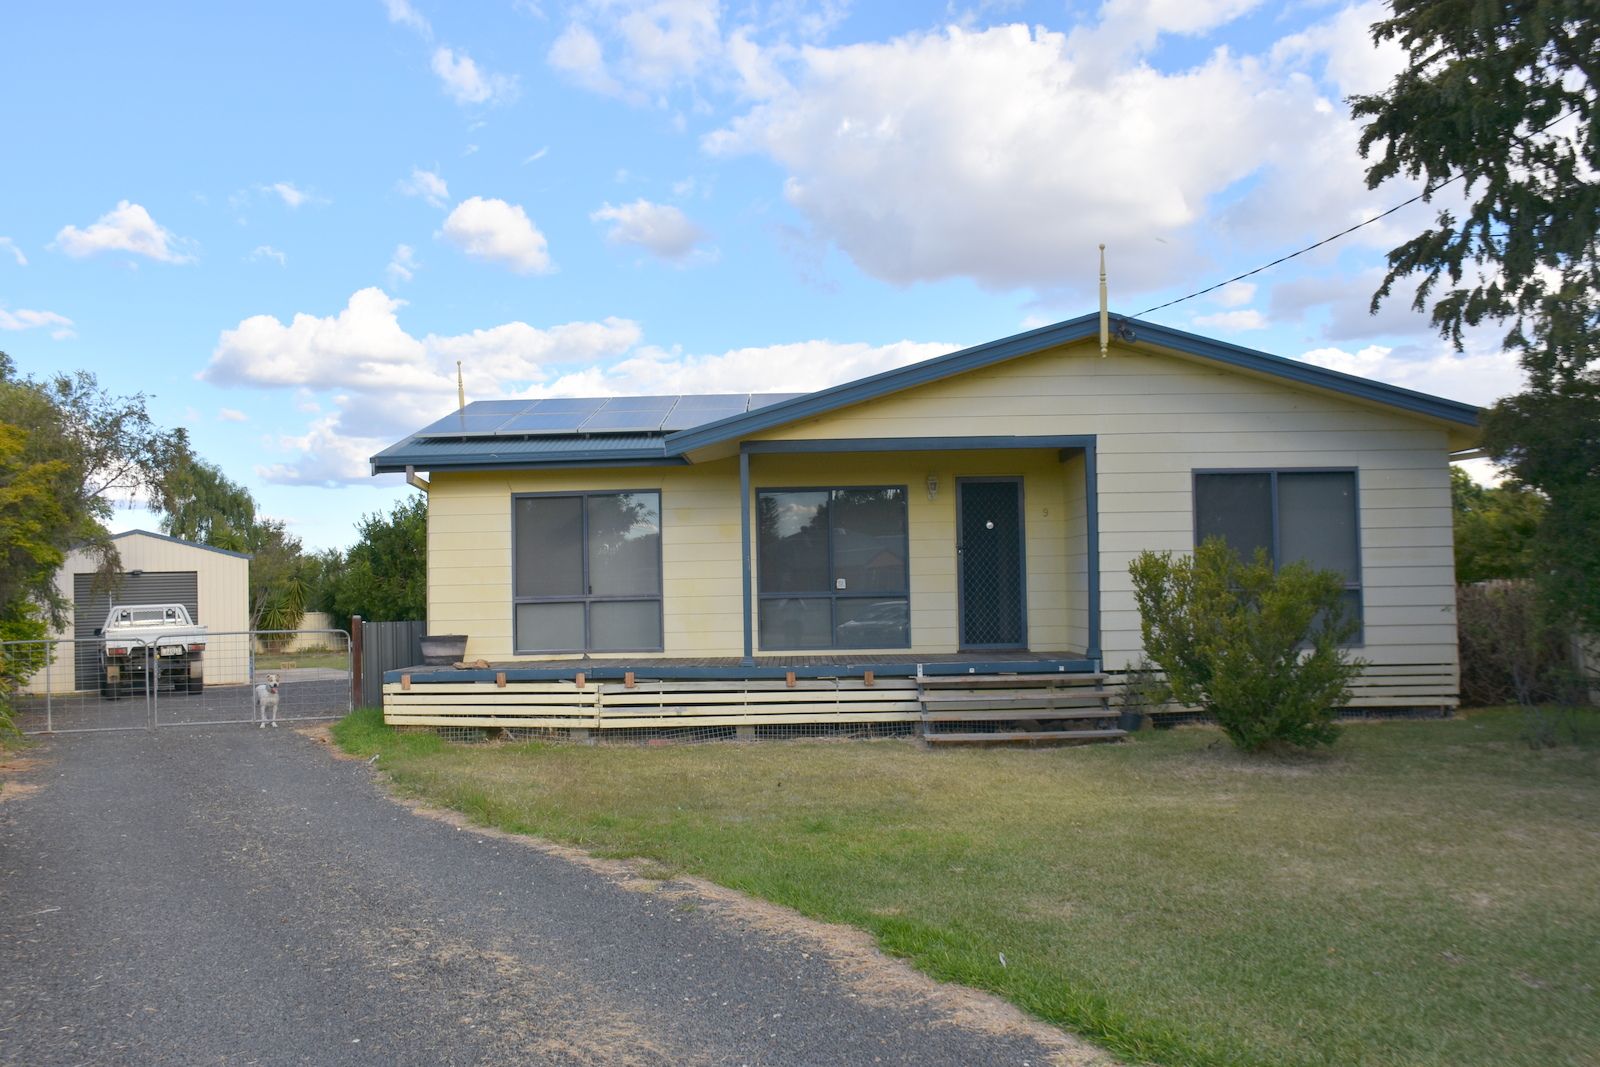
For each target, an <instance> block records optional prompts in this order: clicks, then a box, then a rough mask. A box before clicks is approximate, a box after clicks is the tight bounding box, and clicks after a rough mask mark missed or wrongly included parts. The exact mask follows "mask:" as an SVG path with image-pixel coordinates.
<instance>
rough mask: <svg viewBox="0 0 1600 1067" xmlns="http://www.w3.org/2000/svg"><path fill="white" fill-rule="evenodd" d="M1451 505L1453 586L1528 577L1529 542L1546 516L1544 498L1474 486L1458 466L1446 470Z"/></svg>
mask: <svg viewBox="0 0 1600 1067" xmlns="http://www.w3.org/2000/svg"><path fill="white" fill-rule="evenodd" d="M1450 504H1451V508H1452V510H1453V511H1454V513H1455V534H1456V537H1455V541H1456V581H1458V582H1483V581H1488V580H1490V579H1494V578H1528V577H1531V576H1532V575H1533V573H1534V567H1535V563H1534V541H1535V539H1536V538H1537V537H1538V535H1539V523H1540V520H1541V519H1543V517H1544V513H1545V500H1544V497H1543V496H1541V495H1540V494H1539V493H1538V492H1536V491H1534V490H1532V489H1529V488H1527V487H1526V486H1522V485H1515V484H1511V485H1501V486H1495V487H1492V488H1491V487H1489V486H1484V485H1479V484H1478V483H1477V482H1475V481H1473V480H1472V478H1471V477H1470V476H1469V475H1468V474H1467V472H1466V471H1464V470H1462V469H1461V468H1460V467H1451V468H1450Z"/></svg>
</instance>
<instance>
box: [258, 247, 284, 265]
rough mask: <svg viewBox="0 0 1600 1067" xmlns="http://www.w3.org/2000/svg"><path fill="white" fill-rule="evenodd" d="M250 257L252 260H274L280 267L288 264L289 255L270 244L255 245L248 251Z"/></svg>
mask: <svg viewBox="0 0 1600 1067" xmlns="http://www.w3.org/2000/svg"><path fill="white" fill-rule="evenodd" d="M250 259H251V260H252V261H255V260H261V259H270V260H273V261H274V262H276V263H277V264H278V266H280V267H287V266H288V265H289V257H288V256H286V255H284V253H283V252H282V251H280V250H279V249H276V248H273V247H272V246H271V245H256V247H255V249H254V250H253V251H252V252H251V253H250Z"/></svg>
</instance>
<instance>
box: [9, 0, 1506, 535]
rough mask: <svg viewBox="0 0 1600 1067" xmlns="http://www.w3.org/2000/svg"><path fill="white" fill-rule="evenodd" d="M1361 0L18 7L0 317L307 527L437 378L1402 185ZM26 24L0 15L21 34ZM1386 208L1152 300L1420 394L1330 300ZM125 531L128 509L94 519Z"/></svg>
mask: <svg viewBox="0 0 1600 1067" xmlns="http://www.w3.org/2000/svg"><path fill="white" fill-rule="evenodd" d="M1381 10H1382V9H1381V8H1379V7H1377V6H1376V5H1373V4H1357V5H1346V4H1339V3H1297V4H1285V5H1273V4H1262V3H1252V2H1250V0H1193V2H1179V0H1149V2H1144V3H1137V2H1126V3H1125V2H1118V0H1112V2H1109V3H1106V4H1104V5H1063V4H1059V3H1057V4H1043V3H1040V4H1029V3H1004V2H1000V3H978V4H973V5H962V4H958V3H950V4H925V5H912V4H892V5H890V4H870V5H869V4H854V5H852V4H849V3H846V2H844V0H823V2H821V3H804V2H801V0H778V2H774V3H755V4H741V3H725V4H719V3H716V2H713V0H589V2H580V3H572V4H558V3H554V2H549V0H544V2H540V3H537V4H535V3H530V2H527V0H501V2H494V0H483V2H480V3H473V4H448V5H447V4H443V3H436V2H429V0H372V2H370V3H363V2H352V3H345V4H294V3H278V4H272V5H231V4H229V5H207V4H186V5H176V4H171V5H163V4H149V5H131V6H130V5H111V4H103V5H91V6H83V5H55V4H51V5H28V6H23V7H19V8H14V9H12V10H11V11H10V12H9V13H8V16H7V25H8V31H9V36H10V37H11V39H12V41H13V42H14V47H13V48H12V49H11V50H10V54H9V55H8V59H7V63H6V64H5V65H4V67H3V68H0V96H3V98H4V99H6V100H8V101H10V102H12V104H13V106H12V107H11V108H10V109H8V123H7V132H6V143H7V144H8V145H9V146H10V148H11V150H12V151H11V152H10V153H9V156H10V161H9V163H8V165H7V166H5V167H4V168H0V349H3V350H5V351H7V352H9V353H10V354H11V355H12V356H13V357H14V358H15V359H16V361H17V363H18V364H19V365H20V367H21V368H22V369H23V370H24V371H25V372H30V373H35V374H38V373H45V372H48V371H52V370H56V369H78V368H84V369H88V370H92V371H94V372H95V373H96V374H97V375H99V377H100V379H101V381H102V382H103V383H104V384H106V385H107V386H109V387H110V388H112V389H114V390H117V391H120V392H133V391H144V392H147V393H149V394H151V397H152V400H151V409H152V412H153V414H154V415H155V417H156V418H157V419H158V420H159V421H161V422H163V423H165V424H167V425H173V426H177V425H182V426H186V427H188V429H189V431H190V433H191V434H192V436H193V439H194V441H195V443H196V445H197V447H198V449H199V450H200V452H201V453H202V454H203V455H205V456H206V457H207V458H209V459H211V460H213V461H214V462H217V463H219V464H220V465H221V466H222V467H223V469H224V470H225V471H226V472H227V473H228V474H229V475H230V476H231V477H233V478H234V479H235V480H237V481H240V482H242V483H244V484H245V485H247V486H249V488H250V489H251V491H252V492H253V493H254V494H255V495H256V498H257V500H258V501H260V503H261V505H262V508H263V510H264V511H265V512H266V513H267V514H269V515H272V516H274V517H278V518H282V519H285V520H286V521H288V522H289V523H290V525H291V528H292V530H293V532H295V533H296V534H298V535H299V536H300V537H302V538H303V539H304V540H305V542H306V543H307V544H308V545H310V546H313V547H323V546H329V545H341V544H346V543H348V542H349V541H350V539H351V538H352V525H353V523H354V521H355V520H356V519H357V518H358V517H359V516H360V515H361V514H362V513H364V512H369V511H373V510H376V509H379V508H384V507H387V506H388V504H389V503H390V502H391V501H393V500H395V499H397V498H398V497H400V496H402V495H403V494H405V493H406V492H409V490H406V489H405V488H404V486H403V485H400V484H399V479H398V478H397V477H394V476H389V477H384V478H378V479H373V478H369V477H367V475H366V473H365V458H366V457H367V456H368V455H370V454H371V453H372V452H374V451H376V450H377V449H378V448H381V447H383V446H384V445H387V444H389V443H391V442H392V441H394V440H397V439H398V438H399V437H401V436H403V435H404V434H405V433H406V432H408V431H410V430H412V429H415V428H417V427H420V426H421V425H423V424H424V423H426V422H430V421H432V420H433V419H434V418H436V417H438V416H439V415H441V414H444V413H445V412H447V411H448V410H450V409H451V408H452V407H453V406H454V402H455V385H454V374H455V361H456V360H457V359H460V360H462V362H463V364H464V367H465V377H466V385H467V392H468V396H469V398H472V399H490V398H494V397H503V396H534V395H597V394H618V393H642V392H695V391H725V390H727V391H731V390H743V389H750V390H761V391H789V390H797V389H810V388H818V387H821V386H823V385H827V384H831V383H833V382H836V381H841V380H845V379H848V378H852V377H857V376H860V375H862V374H866V373H872V372H875V371H878V370H882V369H886V368H888V367H891V366H896V365H899V364H902V363H905V362H909V361H911V360H914V359H921V358H926V357H928V356H932V355H937V354H940V353H941V352H944V351H948V350H951V349H953V348H958V347H962V346H965V345H969V344H974V343H978V342H981V341H985V340H989V339H992V338H995V337H1000V336H1004V335H1006V334H1010V333H1014V332H1017V331H1018V330H1020V329H1024V328H1027V327H1031V326H1035V325H1040V324H1043V323H1047V322H1052V321H1056V320H1059V319H1063V318H1069V317H1072V316H1075V315H1078V314H1082V313H1084V312H1086V311H1090V310H1093V307H1094V301H1095V293H1094V286H1095V245H1096V243H1098V242H1099V241H1105V242H1106V243H1107V244H1108V246H1109V248H1108V258H1109V261H1110V275H1111V293H1112V296H1111V301H1112V306H1113V308H1114V309H1115V310H1118V311H1121V312H1125V313H1134V312H1138V311H1140V310H1142V309H1144V308H1146V307H1150V306H1152V305H1155V304H1159V303H1161V302H1163V301H1164V300H1167V299H1171V298H1173V297H1176V296H1181V295H1183V294H1185V293H1188V292H1190V291H1192V290H1195V289H1199V288H1202V287H1203V286H1206V285H1209V284H1211V283H1213V282H1217V281H1221V280H1223V279H1225V278H1227V277H1230V276H1231V275H1233V274H1236V273H1239V272H1241V271H1243V270H1246V269H1249V268H1251V267H1254V266H1257V265H1259V264H1260V263H1262V262H1265V261H1267V260H1270V259H1272V258H1275V257H1276V256H1278V255H1280V254H1282V253H1284V252H1286V251H1290V250H1292V249H1294V248H1297V247H1300V246H1302V245H1305V244H1308V243H1310V242H1311V241H1313V240H1316V239H1318V238H1320V237H1323V236H1326V235H1327V234H1329V233H1332V232H1334V231H1336V230H1339V229H1342V228H1344V227H1345V226H1348V225H1351V224H1352V223H1355V222H1359V221H1361V220H1362V219H1365V218H1369V217H1371V216H1373V215H1375V214H1376V213H1377V212H1379V211H1381V210H1383V209H1384V208H1386V207H1388V206H1390V205H1391V204H1394V203H1397V202H1399V201H1400V200H1403V199H1405V198H1406V197H1408V196H1410V195H1412V193H1414V192H1415V191H1416V188H1415V186H1413V185H1410V184H1407V183H1406V182H1403V181H1402V182H1396V183H1394V184H1392V185H1390V186H1388V187H1385V188H1384V189H1381V190H1378V191H1376V192H1369V191H1367V190H1366V188H1365V184H1364V182H1363V181H1362V169H1363V168H1362V165H1361V161H1360V159H1359V157H1358V156H1357V154H1356V150H1355V143H1356V135H1357V131H1356V128H1355V126H1354V125H1353V124H1352V123H1351V122H1350V121H1349V119H1348V117H1347V116H1348V109H1347V108H1346V106H1345V104H1344V103H1343V98H1344V97H1345V96H1347V95H1348V94H1349V93H1352V92H1361V91H1372V90H1375V89H1378V88H1381V87H1382V85H1384V84H1385V83H1386V81H1387V79H1388V78H1389V77H1391V76H1392V75H1393V73H1394V72H1395V71H1396V70H1397V69H1398V68H1399V65H1400V56H1399V54H1398V53H1397V52H1395V51H1394V50H1392V49H1389V50H1378V49H1375V48H1374V47H1373V46H1372V44H1371V41H1370V38H1369V37H1368V36H1367V34H1366V31H1365V27H1366V26H1367V25H1368V24H1370V23H1371V22H1372V21H1373V19H1375V18H1376V17H1379V15H1380V13H1381ZM18 45H20V47H19V46H18ZM1430 210H1431V209H1430V208H1428V207H1426V206H1424V205H1415V206H1413V207H1411V208H1408V209H1406V211H1404V212H1401V213H1398V214H1397V215H1395V216H1392V217H1390V218H1389V219H1386V220H1384V221H1382V222H1380V223H1378V224H1376V225H1373V226H1369V227H1367V228H1365V229H1363V230H1362V231H1360V232H1359V233H1358V234H1356V235H1353V236H1352V237H1350V238H1347V239H1345V240H1343V241H1341V242H1340V243H1338V244H1337V245H1335V246H1332V247H1330V248H1328V249H1324V250H1320V251H1319V252H1317V253H1315V254H1313V255H1308V256H1306V257H1302V258H1301V259H1298V260H1296V261H1294V262H1293V263H1291V264H1288V265H1286V266H1284V267H1280V268H1276V269H1274V270H1273V271H1271V272H1269V273H1266V274H1263V275H1260V276H1257V277H1255V278H1253V279H1251V281H1250V283H1245V284H1238V285H1234V286H1231V287H1229V288H1227V289H1225V290H1223V291H1221V292H1219V293H1217V294H1213V295H1211V296H1207V297H1203V298H1200V299H1196V300H1191V301H1187V302H1185V303H1183V304H1179V305H1177V306H1176V307H1173V308H1169V309H1166V310H1164V311H1162V312H1159V313H1157V314H1155V315H1152V316H1151V317H1152V318H1153V319H1154V320H1156V321H1160V322H1164V323H1167V324H1170V325H1174V326H1178V327H1181V328H1185V329H1190V330H1194V331H1197V332H1200V333H1205V334H1208V335H1211V336H1216V337H1220V338H1223V339H1226V340H1229V341H1234V342H1236V343H1240V344H1246V345H1250V346H1252V347H1256V348H1262V349H1265V350H1267V351H1271V352H1275V353H1277V354H1280V355H1284V356H1289V357H1292V358H1304V359H1309V360H1311V361H1313V362H1317V363H1320V364H1322V365H1325V366H1332V367H1336V368H1338V369H1340V370H1346V371H1352V372H1355V373H1362V374H1367V375H1369V376H1371V377H1375V378H1379V379H1382V380H1386V381H1390V382H1394V383H1396V384H1401V385H1405V386H1408V387H1411V388H1416V389H1423V390H1426V391H1430V392H1437V393H1440V394H1443V395H1446V396H1451V397H1455V398H1457V399H1462V400H1469V401H1474V402H1478V403H1487V402H1489V401H1492V400H1493V399H1495V398H1496V397H1497V396H1499V395H1502V394H1504V393H1506V392H1509V391H1512V390H1514V389H1515V388H1516V387H1517V383H1518V380H1519V379H1518V375H1517V371H1516V367H1515V363H1514V361H1513V360H1512V359H1511V358H1510V357H1508V356H1506V355H1504V354H1503V353H1501V352H1500V351H1499V349H1498V346H1497V345H1496V343H1495V337H1494V335H1493V334H1492V333H1489V334H1484V335H1481V336H1476V337H1473V338H1471V339H1469V344H1468V346H1467V350H1466V351H1465V352H1464V353H1460V354H1457V353H1453V352H1451V351H1450V350H1449V348H1448V346H1446V345H1444V344H1443V343H1441V342H1440V341H1438V340H1437V339H1436V338H1435V337H1434V336H1433V335H1432V334H1431V333H1430V332H1429V331H1428V329H1427V323H1426V320H1425V318H1424V317H1423V316H1419V315H1416V314H1414V313H1412V312H1410V311H1408V310H1407V309H1406V307H1405V301H1404V300H1402V301H1400V302H1399V303H1397V304H1393V305H1391V306H1389V307H1387V308H1386V309H1385V310H1384V311H1383V312H1382V313H1381V314H1380V315H1379V316H1377V317H1371V316H1368V315H1367V313H1366V304H1367V300H1368V298H1369V297H1370V294H1371V292H1372V289H1373V286H1374V284H1375V282H1376V280H1377V277H1378V275H1379V274H1380V273H1381V266H1382V262H1383V252H1384V250H1386V249H1387V248H1388V247H1390V246H1391V245H1393V244H1394V243H1396V242H1397V241H1398V240H1399V239H1401V238H1402V237H1404V236H1406V235H1408V234H1409V233H1410V232H1411V231H1413V230H1415V229H1416V228H1417V227H1419V226H1421V225H1422V224H1423V223H1424V222H1425V221H1426V220H1427V218H1428V213H1429V211H1430ZM120 521H121V524H122V525H125V526H131V525H149V524H150V522H151V520H150V518H149V517H148V516H144V515H141V514H139V513H137V512H127V513H124V514H123V515H122V516H121V518H120Z"/></svg>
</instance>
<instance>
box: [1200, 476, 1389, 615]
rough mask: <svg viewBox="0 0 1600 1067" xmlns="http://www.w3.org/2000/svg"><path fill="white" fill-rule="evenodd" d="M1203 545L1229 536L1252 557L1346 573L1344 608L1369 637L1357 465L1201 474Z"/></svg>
mask: <svg viewBox="0 0 1600 1067" xmlns="http://www.w3.org/2000/svg"><path fill="white" fill-rule="evenodd" d="M1194 505H1195V506H1194V514H1195V544H1199V543H1200V542H1202V541H1204V540H1205V539H1206V538H1208V537H1221V538H1222V539H1223V540H1224V541H1226V542H1227V543H1228V545H1229V546H1230V547H1232V548H1233V549H1234V551H1236V552H1238V553H1239V555H1240V556H1242V557H1243V558H1245V559H1250V558H1252V557H1253V556H1254V555H1255V552H1256V550H1257V549H1258V548H1260V549H1265V550H1266V552H1267V555H1268V556H1269V557H1270V558H1271V560H1272V562H1273V566H1275V567H1279V566H1282V565H1284V564H1285V563H1291V562H1295V561H1297V560H1298V561H1304V562H1306V563H1309V564H1311V566H1313V567H1316V568H1318V569H1319V570H1331V571H1336V572H1337V573H1338V574H1340V575H1341V576H1343V578H1344V583H1345V585H1344V608H1345V611H1346V613H1347V614H1348V615H1349V616H1350V618H1352V619H1354V620H1355V622H1356V625H1357V630H1356V633H1355V636H1354V637H1352V638H1351V640H1352V642H1354V643H1357V644H1359V643H1360V642H1361V640H1362V631H1361V625H1362V612H1361V606H1362V605H1361V549H1360V539H1359V529H1360V512H1359V509H1358V506H1357V502H1356V473H1355V471H1352V470H1316V471H1289V470H1284V471H1227V472H1196V473H1195V476H1194Z"/></svg>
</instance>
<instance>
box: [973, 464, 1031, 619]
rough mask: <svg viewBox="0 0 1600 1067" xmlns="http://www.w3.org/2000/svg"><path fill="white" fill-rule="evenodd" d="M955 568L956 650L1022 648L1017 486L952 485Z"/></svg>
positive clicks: (1002, 482) (1006, 482)
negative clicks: (957, 580) (957, 535)
mask: <svg viewBox="0 0 1600 1067" xmlns="http://www.w3.org/2000/svg"><path fill="white" fill-rule="evenodd" d="M956 486H957V503H956V510H957V511H958V512H959V516H960V517H959V525H960V530H959V533H960V539H959V541H958V542H957V555H958V556H959V559H960V569H961V647H962V648H1025V647H1027V644H1028V631H1027V623H1026V618H1027V608H1026V603H1025V601H1024V598H1023V586H1024V575H1023V540H1022V482H1021V480H1020V479H1017V478H1004V479H998V478H996V479H960V480H958V481H957V482H956Z"/></svg>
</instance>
